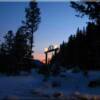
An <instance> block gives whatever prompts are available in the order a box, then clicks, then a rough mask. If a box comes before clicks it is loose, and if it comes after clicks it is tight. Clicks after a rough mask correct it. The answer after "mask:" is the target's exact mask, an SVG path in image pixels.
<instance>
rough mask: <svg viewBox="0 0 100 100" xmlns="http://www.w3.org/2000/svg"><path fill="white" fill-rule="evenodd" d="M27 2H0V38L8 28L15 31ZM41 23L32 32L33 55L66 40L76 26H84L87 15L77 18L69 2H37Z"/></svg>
mask: <svg viewBox="0 0 100 100" xmlns="http://www.w3.org/2000/svg"><path fill="white" fill-rule="evenodd" d="M27 6H28V2H4V3H3V2H0V33H1V34H0V39H1V40H2V37H3V35H4V34H5V33H6V32H7V31H8V30H13V31H14V32H16V31H17V29H18V27H20V26H21V25H22V24H21V21H22V20H24V19H25V8H26V7H27ZM38 6H39V8H40V11H41V23H40V25H39V28H38V30H37V31H36V32H35V33H34V45H35V47H34V48H33V49H34V55H35V58H37V59H38V58H39V57H37V55H38V54H42V55H43V53H44V48H45V47H48V46H49V45H52V44H55V45H56V44H57V45H59V44H60V43H62V42H63V41H67V40H68V37H69V36H70V35H71V34H75V33H76V30H77V28H78V27H79V28H80V29H82V28H83V26H86V22H87V17H84V18H78V17H76V16H75V15H76V14H77V13H76V12H75V10H74V9H72V8H71V7H70V3H69V2H39V4H38Z"/></svg>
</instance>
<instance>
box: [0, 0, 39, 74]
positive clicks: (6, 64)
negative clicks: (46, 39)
mask: <svg viewBox="0 0 100 100" xmlns="http://www.w3.org/2000/svg"><path fill="white" fill-rule="evenodd" d="M39 23H40V9H39V8H38V5H37V3H36V2H35V1H33V2H32V1H31V2H30V3H29V6H28V7H27V8H25V20H23V21H22V25H21V26H20V27H19V28H18V29H17V32H15V33H14V32H13V31H12V30H9V31H8V32H7V33H6V34H5V35H4V41H3V42H1V44H0V72H2V73H18V72H19V71H21V70H26V71H29V70H30V69H31V68H32V66H33V63H32V61H33V60H32V57H33V56H32V53H33V50H32V48H33V42H34V41H33V33H34V32H35V31H36V30H37V28H38V25H39Z"/></svg>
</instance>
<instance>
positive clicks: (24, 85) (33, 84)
mask: <svg viewBox="0 0 100 100" xmlns="http://www.w3.org/2000/svg"><path fill="white" fill-rule="evenodd" d="M99 77H100V71H90V72H89V77H88V78H87V77H85V76H84V75H83V73H82V72H78V73H72V72H70V71H67V72H62V73H61V74H60V75H58V76H55V77H54V76H50V77H49V78H48V81H43V79H44V77H43V76H42V75H40V74H38V73H37V72H36V71H35V70H32V72H31V73H30V74H29V75H22V74H21V76H4V75H0V100H1V99H2V98H4V97H7V96H18V97H24V98H32V97H33V96H34V95H33V93H34V92H37V93H39V92H40V93H41V94H45V95H52V94H53V93H56V92H62V93H63V94H65V95H70V94H72V93H75V92H77V91H78V92H79V93H82V94H90V95H100V87H96V88H89V87H88V83H89V81H90V80H93V79H97V78H99ZM53 82H56V83H58V84H60V85H58V86H56V87H52V83H53Z"/></svg>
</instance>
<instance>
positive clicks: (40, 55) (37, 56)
mask: <svg viewBox="0 0 100 100" xmlns="http://www.w3.org/2000/svg"><path fill="white" fill-rule="evenodd" d="M33 55H34V59H38V60H40V61H41V62H43V63H45V62H44V61H45V54H43V53H34V54H33Z"/></svg>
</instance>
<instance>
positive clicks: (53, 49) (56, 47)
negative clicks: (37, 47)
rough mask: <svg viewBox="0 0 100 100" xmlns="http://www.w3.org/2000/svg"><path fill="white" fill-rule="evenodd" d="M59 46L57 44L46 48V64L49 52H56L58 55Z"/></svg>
mask: <svg viewBox="0 0 100 100" xmlns="http://www.w3.org/2000/svg"><path fill="white" fill-rule="evenodd" d="M58 49H59V48H58V46H57V45H55V46H53V45H50V46H49V47H48V48H45V50H44V53H45V64H48V53H50V52H54V55H56V53H57V51H58Z"/></svg>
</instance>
